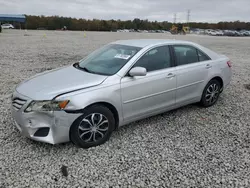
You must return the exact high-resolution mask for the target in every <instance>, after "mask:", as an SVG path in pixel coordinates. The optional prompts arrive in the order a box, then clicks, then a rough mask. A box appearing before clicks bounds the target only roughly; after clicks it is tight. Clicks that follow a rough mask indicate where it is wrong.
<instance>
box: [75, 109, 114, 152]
mask: <svg viewBox="0 0 250 188" xmlns="http://www.w3.org/2000/svg"><path fill="white" fill-rule="evenodd" d="M114 128H115V119H114V116H113V114H112V112H111V111H110V110H109V109H108V108H106V107H105V106H101V105H95V106H92V107H89V108H87V109H85V110H84V112H83V115H81V116H80V117H79V118H77V119H76V120H75V122H74V123H73V124H72V126H71V129H70V139H71V141H72V142H73V143H74V144H76V145H77V146H79V147H81V148H90V147H94V146H98V145H101V144H104V143H105V142H106V141H107V140H108V139H109V138H110V136H111V133H112V132H113V130H114Z"/></svg>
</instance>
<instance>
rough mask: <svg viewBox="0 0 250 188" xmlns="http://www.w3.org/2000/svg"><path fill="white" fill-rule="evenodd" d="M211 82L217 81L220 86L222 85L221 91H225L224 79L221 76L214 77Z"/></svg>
mask: <svg viewBox="0 0 250 188" xmlns="http://www.w3.org/2000/svg"><path fill="white" fill-rule="evenodd" d="M211 80H217V81H218V82H220V84H221V91H222V90H223V87H224V82H223V79H222V78H221V77H220V76H215V77H213V78H212V79H210V80H209V82H210V81H211Z"/></svg>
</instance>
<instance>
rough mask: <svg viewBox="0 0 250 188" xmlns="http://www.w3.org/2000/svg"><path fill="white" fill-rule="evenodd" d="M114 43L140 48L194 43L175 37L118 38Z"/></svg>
mask: <svg viewBox="0 0 250 188" xmlns="http://www.w3.org/2000/svg"><path fill="white" fill-rule="evenodd" d="M112 44H121V45H127V46H135V47H140V48H145V47H146V46H150V45H153V46H155V45H160V44H194V43H192V42H188V41H182V40H175V39H132V40H118V41H115V42H112Z"/></svg>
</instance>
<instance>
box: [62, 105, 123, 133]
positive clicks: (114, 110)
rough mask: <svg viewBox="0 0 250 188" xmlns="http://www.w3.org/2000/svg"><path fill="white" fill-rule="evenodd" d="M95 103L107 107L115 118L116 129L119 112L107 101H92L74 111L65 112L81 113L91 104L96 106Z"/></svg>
mask: <svg viewBox="0 0 250 188" xmlns="http://www.w3.org/2000/svg"><path fill="white" fill-rule="evenodd" d="M96 105H101V106H104V107H106V108H108V109H109V110H110V111H111V112H112V114H113V115H114V118H115V129H117V128H118V126H119V122H120V118H119V112H118V110H117V108H116V107H115V106H114V105H112V104H111V103H109V102H103V101H101V102H94V103H92V104H89V105H87V106H86V107H84V108H83V109H79V110H76V111H67V113H83V112H84V110H85V109H87V108H90V107H92V106H96Z"/></svg>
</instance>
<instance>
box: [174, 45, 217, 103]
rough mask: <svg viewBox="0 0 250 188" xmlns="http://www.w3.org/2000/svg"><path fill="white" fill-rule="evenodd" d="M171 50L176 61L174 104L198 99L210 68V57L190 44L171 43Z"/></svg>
mask: <svg viewBox="0 0 250 188" xmlns="http://www.w3.org/2000/svg"><path fill="white" fill-rule="evenodd" d="M172 50H173V53H174V54H175V62H176V76H177V90H176V105H177V106H181V105H185V104H188V103H191V102H193V101H197V100H199V98H200V97H201V95H202V91H203V89H204V87H205V84H206V83H205V81H206V80H207V78H208V73H209V70H210V69H211V68H212V65H211V59H210V58H209V57H208V56H207V55H206V54H205V53H203V52H202V51H201V50H199V49H197V48H195V47H193V46H191V45H173V46H172Z"/></svg>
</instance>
